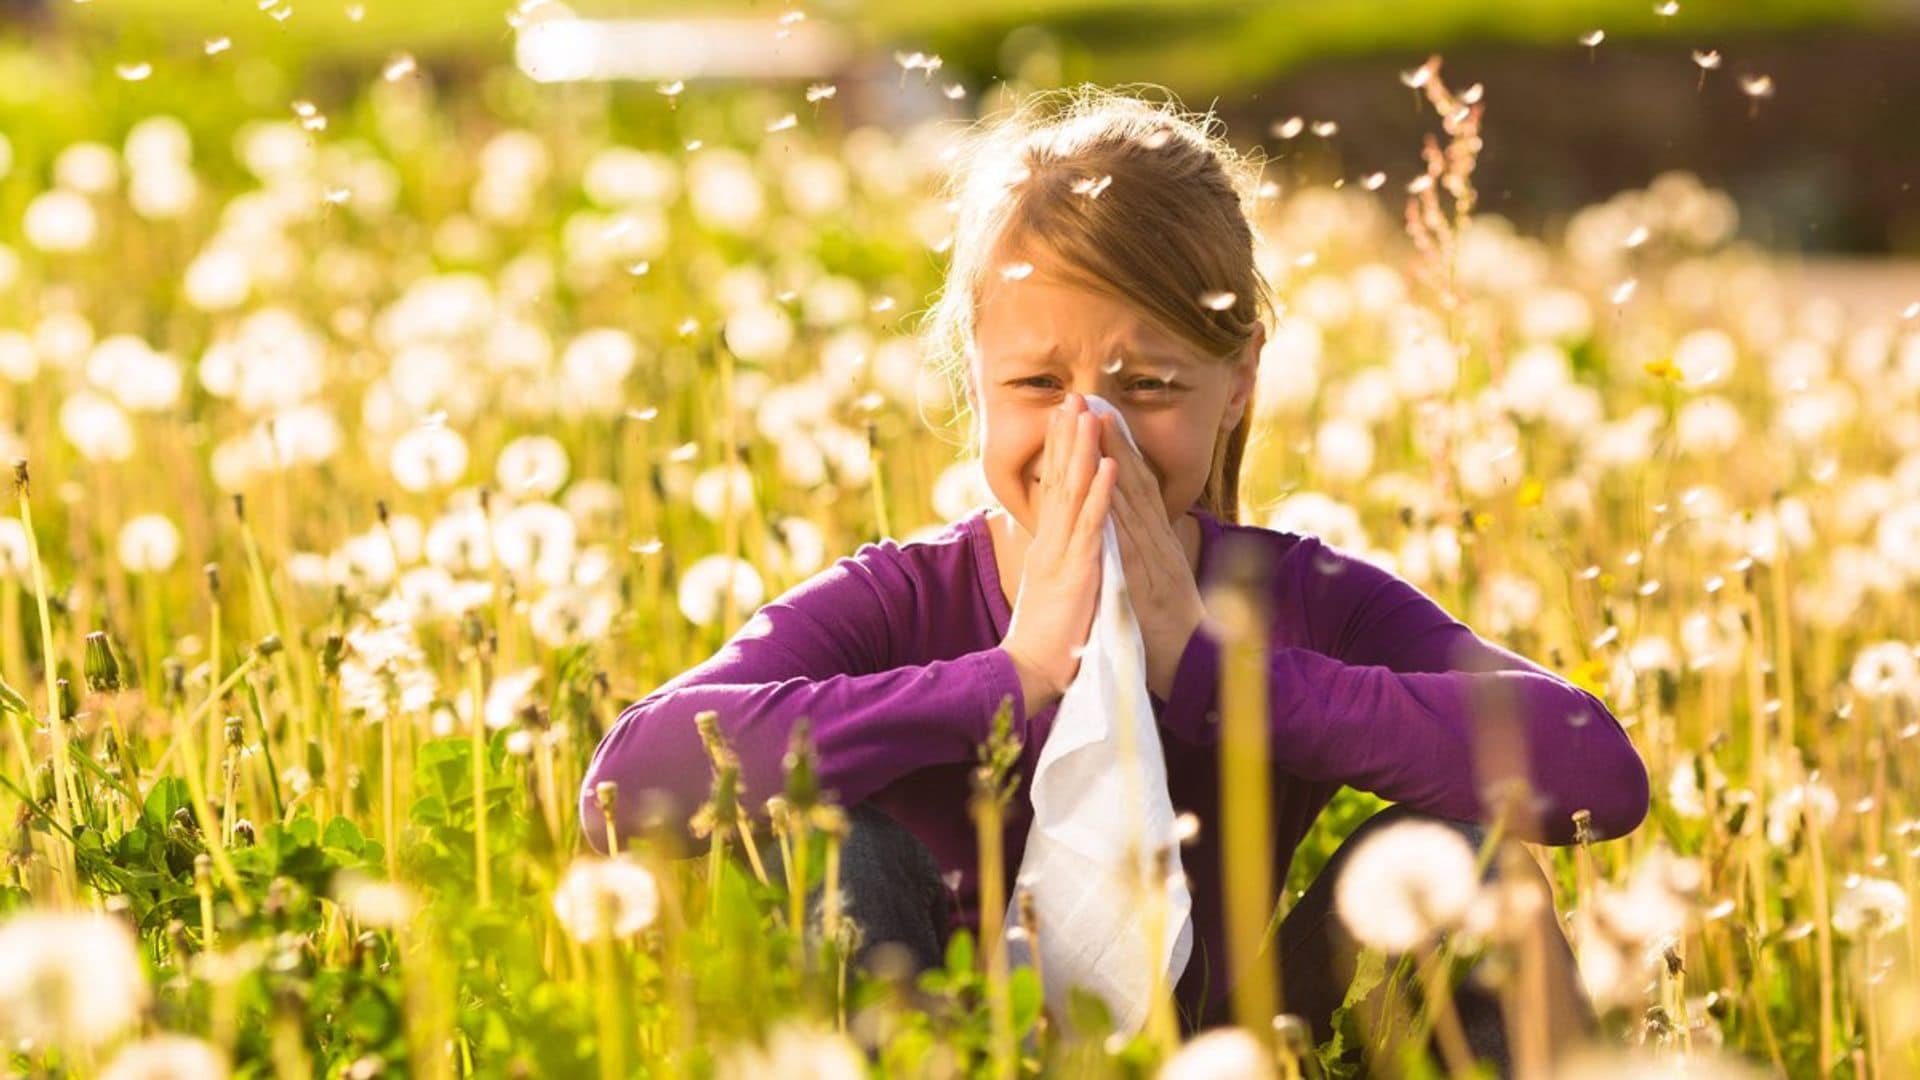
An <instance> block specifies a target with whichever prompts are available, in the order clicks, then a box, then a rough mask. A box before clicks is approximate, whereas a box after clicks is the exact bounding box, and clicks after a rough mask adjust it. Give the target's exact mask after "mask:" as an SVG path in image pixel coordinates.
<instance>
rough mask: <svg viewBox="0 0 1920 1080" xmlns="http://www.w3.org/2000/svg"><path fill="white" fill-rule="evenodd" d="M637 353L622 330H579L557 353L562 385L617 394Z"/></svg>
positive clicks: (635, 347)
mask: <svg viewBox="0 0 1920 1080" xmlns="http://www.w3.org/2000/svg"><path fill="white" fill-rule="evenodd" d="M639 358H640V350H639V348H638V347H637V346H635V345H634V343H633V338H632V337H630V336H628V334H627V332H626V331H624V330H615V329H612V328H610V327H600V328H597V329H593V330H585V331H582V332H581V333H580V334H579V335H578V336H576V337H575V338H574V339H573V340H572V341H570V342H568V343H567V347H566V349H565V350H563V351H562V352H561V354H560V370H561V374H562V375H563V377H564V378H565V380H566V382H567V383H568V384H569V385H571V386H574V387H576V388H579V389H580V390H582V391H585V392H591V393H597V394H618V393H619V392H620V384H621V382H622V381H624V380H625V379H626V377H627V374H628V372H631V371H632V370H633V365H634V364H635V362H637V361H638V360H639Z"/></svg>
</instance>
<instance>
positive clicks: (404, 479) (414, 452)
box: [387, 427, 467, 492]
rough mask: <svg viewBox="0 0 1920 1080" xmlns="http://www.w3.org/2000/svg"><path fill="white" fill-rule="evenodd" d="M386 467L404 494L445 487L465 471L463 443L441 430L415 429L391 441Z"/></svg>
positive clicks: (438, 428)
mask: <svg viewBox="0 0 1920 1080" xmlns="http://www.w3.org/2000/svg"><path fill="white" fill-rule="evenodd" d="M387 467H388V468H389V469H391V470H393V479H394V482H395V483H398V484H399V485H400V486H401V487H402V488H405V489H406V490H408V491H415V492H419V491H427V490H429V489H431V488H437V487H445V486H447V485H448V484H451V483H453V482H454V481H456V480H458V479H460V477H461V476H463V475H465V473H466V471H467V440H465V439H463V438H461V437H460V433H459V432H457V431H453V430H450V429H448V428H444V427H427V428H415V429H413V430H412V431H409V432H407V433H406V434H404V435H402V436H400V437H399V438H398V439H396V440H394V443H393V450H392V452H391V453H390V454H388V456H387Z"/></svg>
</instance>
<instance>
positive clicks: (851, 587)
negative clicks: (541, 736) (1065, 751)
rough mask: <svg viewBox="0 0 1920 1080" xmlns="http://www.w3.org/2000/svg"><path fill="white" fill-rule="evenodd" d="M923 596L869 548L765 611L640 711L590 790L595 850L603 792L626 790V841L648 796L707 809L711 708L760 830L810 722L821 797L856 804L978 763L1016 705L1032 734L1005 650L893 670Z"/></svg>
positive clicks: (620, 814)
mask: <svg viewBox="0 0 1920 1080" xmlns="http://www.w3.org/2000/svg"><path fill="white" fill-rule="evenodd" d="M916 592H917V582H916V581H915V579H914V578H913V577H912V576H911V575H910V574H909V573H908V571H907V569H906V567H905V566H904V564H903V563H902V562H901V560H900V558H899V555H898V549H897V548H895V547H893V546H892V545H890V544H882V545H869V546H868V547H867V548H864V549H862V551H861V552H859V553H858V554H857V555H855V556H854V557H851V558H842V559H840V560H838V561H837V562H836V563H835V565H833V566H831V567H829V568H827V569H826V570H823V571H821V572H820V573H819V574H816V575H815V576H814V577H812V578H810V579H808V580H807V581H805V582H803V583H801V584H800V585H797V586H795V587H794V588H792V589H791V590H789V591H788V592H787V593H786V594H785V595H783V596H781V597H779V598H777V599H775V600H773V601H772V602H770V603H768V604H766V605H765V606H764V607H762V608H761V609H760V610H759V611H758V612H756V613H755V614H754V615H753V617H752V618H750V619H748V620H747V622H746V623H745V624H743V625H742V626H741V627H740V629H739V631H738V632H737V633H735V634H734V636H733V637H732V639H731V640H729V641H728V642H727V643H726V644H725V645H723V646H722V647H721V648H720V650H719V651H718V652H716V653H715V654H714V655H713V656H712V657H710V658H708V659H707V660H706V661H704V662H703V663H701V664H699V665H698V666H696V667H693V668H691V669H689V670H687V671H685V672H682V673H681V674H680V675H678V676H676V677H675V678H673V679H672V680H671V681H669V682H667V683H665V684H664V685H662V686H660V687H659V688H658V689H656V690H655V691H653V692H652V693H651V694H648V695H647V696H646V697H645V698H643V699H641V700H640V701H638V702H635V703H634V704H632V705H630V706H628V707H627V708H626V709H625V710H624V711H623V712H622V713H621V714H620V717H619V719H618V720H617V721H616V722H615V723H614V725H613V727H612V728H611V729H610V730H609V731H608V732H607V734H606V737H605V738H603V739H602V740H601V742H600V746H599V748H598V749H597V750H596V751H595V752H594V755H593V760H592V762H591V763H590V764H589V765H588V766H587V772H586V776H585V777H584V780H583V783H582V787H581V792H580V816H581V824H582V825H583V827H584V829H585V832H586V836H587V839H588V840H589V842H591V843H592V845H593V846H594V847H595V848H596V849H599V850H601V851H605V850H606V824H605V822H604V821H603V820H602V818H601V813H600V807H599V803H598V802H597V800H596V798H595V795H594V789H595V787H596V785H598V784H600V783H601V782H602V781H609V780H610V781H613V782H614V783H615V784H617V785H618V786H619V792H618V798H617V801H616V804H615V814H614V821H615V824H616V826H617V827H618V828H619V829H620V832H621V835H623V836H631V835H634V832H635V830H636V829H637V827H638V825H639V818H640V808H641V807H642V806H643V805H644V804H643V800H642V797H641V793H642V792H645V791H649V790H652V791H656V792H659V793H661V794H664V795H665V796H666V797H667V799H668V801H669V804H670V805H669V807H668V810H669V812H670V813H671V814H672V815H673V820H675V821H678V822H681V823H684V822H685V821H686V819H687V817H688V816H690V815H691V814H692V813H693V812H694V811H695V810H697V809H698V808H699V806H700V804H701V803H702V802H704V801H705V800H706V798H707V795H708V792H709V790H710V788H711V786H712V782H713V768H712V764H711V762H710V761H709V759H708V757H707V754H706V749H705V747H704V746H703V745H702V744H701V742H700V734H699V732H698V730H696V729H695V727H694V716H695V715H696V714H698V713H700V712H702V711H704V710H707V709H712V710H713V711H714V712H715V713H717V714H718V723H719V727H720V731H721V733H722V734H723V735H724V736H725V737H726V740H727V742H728V743H729V745H731V746H732V747H733V749H734V752H735V753H737V754H738V755H739V758H740V782H741V789H742V790H741V796H742V801H743V803H744V805H745V806H746V807H747V808H748V810H749V812H750V813H752V814H753V816H754V817H755V819H756V820H764V816H765V808H764V805H763V804H764V803H765V801H766V799H767V797H768V796H770V795H774V794H777V793H779V792H780V791H781V790H782V789H783V788H784V786H785V773H784V770H783V769H782V766H781V759H782V757H783V756H784V755H785V754H786V752H787V745H788V739H789V737H790V735H791V733H792V730H793V726H794V722H795V721H796V720H798V719H799V718H801V717H808V718H809V719H810V721H811V725H812V736H813V742H814V745H815V746H816V747H817V748H818V751H819V755H820V781H821V786H822V787H823V788H825V789H828V790H831V791H833V792H834V793H835V797H836V799H837V800H838V801H839V802H840V804H841V805H843V806H852V805H854V804H855V803H858V802H860V801H861V800H863V799H865V798H866V797H867V796H868V795H871V794H872V793H873V792H875V791H878V790H879V789H881V788H883V787H885V786H886V785H888V784H889V783H892V782H893V781H894V780H896V779H898V778H899V777H901V776H903V775H905V774H907V773H910V772H913V771H914V770H917V769H920V768H923V767H925V766H928V765H935V764H941V763H947V762H962V761H971V760H973V759H974V756H975V748H976V747H977V746H978V745H979V744H980V743H983V742H985V741H986V739H987V737H988V735H989V733H990V732H991V730H992V726H993V717H994V714H995V712H996V711H997V710H998V709H999V707H1000V703H1001V699H1002V698H1003V697H1005V696H1007V695H1011V696H1012V698H1013V710H1014V712H1013V723H1014V731H1015V733H1016V734H1020V735H1024V725H1025V723H1026V717H1025V713H1024V710H1023V708H1022V704H1023V700H1022V698H1021V694H1020V681H1019V676H1018V673H1017V672H1016V671H1015V670H1014V667H1013V662H1012V660H1011V659H1010V658H1009V657H1008V656H1007V654H1006V653H1004V652H1002V651H1001V650H999V649H998V648H987V649H982V650H980V651H978V652H972V653H968V654H965V655H962V656H958V657H955V658H953V659H948V660H936V661H933V662H931V663H925V664H909V665H904V666H894V665H893V664H892V663H891V660H892V654H893V650H892V647H891V643H892V642H896V641H905V640H910V638H909V636H908V635H909V627H910V626H911V625H912V623H911V620H912V619H915V618H921V617H924V615H923V613H919V612H918V610H917V608H916V607H915V606H914V603H913V598H914V597H915V595H916Z"/></svg>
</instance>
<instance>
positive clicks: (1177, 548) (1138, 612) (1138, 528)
mask: <svg viewBox="0 0 1920 1080" xmlns="http://www.w3.org/2000/svg"><path fill="white" fill-rule="evenodd" d="M1098 420H1099V421H1100V452H1101V453H1102V454H1105V455H1106V456H1107V457H1110V458H1113V459H1114V461H1115V462H1116V463H1117V464H1118V465H1119V469H1120V471H1119V476H1118V477H1117V479H1116V482H1115V484H1114V488H1113V505H1112V509H1111V514H1112V516H1113V531H1114V534H1115V536H1116V537H1117V538H1118V539H1119V541H1120V562H1121V565H1122V566H1123V567H1124V568H1125V569H1126V573H1127V595H1128V597H1129V598H1130V599H1131V600H1132V601H1133V615H1134V618H1135V619H1136V620H1137V621H1138V622H1139V624H1140V637H1141V640H1142V641H1143V643H1144V644H1145V645H1146V651H1147V689H1148V690H1150V691H1152V692H1153V695H1154V696H1155V697H1158V698H1159V699H1160V700H1161V701H1163V702H1164V701H1166V700H1167V698H1168V695H1170V694H1171V693H1172V691H1173V675H1174V672H1175V671H1176V670H1177V669H1178V668H1179V666H1180V657H1181V656H1182V655H1183V654H1184V653H1185V652H1186V651H1187V643H1188V641H1190V640H1191V639H1192V638H1193V634H1194V631H1195V630H1197V629H1199V627H1200V623H1201V622H1202V620H1203V619H1204V618H1205V617H1206V605H1205V604H1204V603H1202V602H1201V599H1200V587H1199V585H1198V584H1197V583H1196V582H1195V581H1194V578H1193V567H1192V566H1191V565H1190V564H1189V563H1188V562H1187V552H1186V548H1185V547H1183V546H1182V545H1181V543H1180V535H1179V534H1178V533H1177V532H1175V531H1174V527H1173V522H1172V521H1171V520H1170V519H1169V518H1168V517H1167V508H1166V502H1165V501H1164V500H1162V499H1161V497H1160V485H1159V482H1158V481H1156V480H1155V479H1154V477H1153V472H1152V470H1150V469H1148V468H1147V463H1146V460H1145V459H1144V458H1142V457H1141V456H1140V451H1138V450H1136V449H1135V448H1134V446H1133V444H1132V443H1131V442H1128V441H1127V437H1126V436H1125V435H1122V434H1121V433H1120V430H1119V428H1117V427H1115V426H1114V418H1113V417H1111V416H1105V415H1102V416H1100V417H1098Z"/></svg>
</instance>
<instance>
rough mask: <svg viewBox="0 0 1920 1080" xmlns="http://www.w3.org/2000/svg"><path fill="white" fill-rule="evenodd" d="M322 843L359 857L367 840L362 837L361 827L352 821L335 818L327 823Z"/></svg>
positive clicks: (322, 835)
mask: <svg viewBox="0 0 1920 1080" xmlns="http://www.w3.org/2000/svg"><path fill="white" fill-rule="evenodd" d="M320 842H321V843H322V844H323V845H325V846H326V847H330V848H341V849H343V850H346V851H350V852H352V853H354V854H355V855H358V854H359V853H360V848H361V846H362V845H364V844H365V843H366V842H367V838H366V837H364V836H362V835H360V827H359V826H358V825H355V824H354V823H353V822H352V821H350V820H348V819H347V818H344V817H335V818H334V819H333V820H332V821H329V822H327V831H326V832H325V833H323V834H321V838H320Z"/></svg>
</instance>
